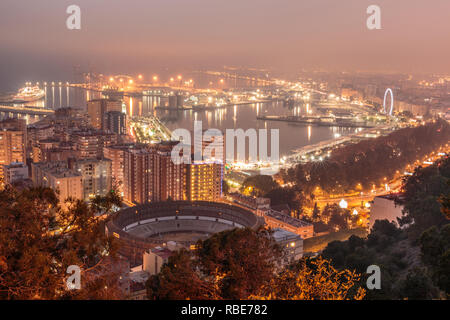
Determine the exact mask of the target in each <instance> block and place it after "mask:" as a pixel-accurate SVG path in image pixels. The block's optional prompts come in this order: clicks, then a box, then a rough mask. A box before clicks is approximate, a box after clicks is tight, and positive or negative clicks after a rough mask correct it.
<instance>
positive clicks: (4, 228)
mask: <svg viewBox="0 0 450 320" xmlns="http://www.w3.org/2000/svg"><path fill="white" fill-rule="evenodd" d="M67 203H68V209H67V210H63V209H62V208H61V206H60V204H59V201H58V198H57V196H56V194H55V193H54V192H53V190H51V189H49V188H41V187H39V188H31V189H25V190H23V191H18V190H15V189H14V188H12V187H11V186H6V188H5V189H4V190H2V191H0V244H1V245H0V298H1V299H63V298H64V299H71V298H72V299H73V298H78V297H82V298H88V297H94V298H114V297H117V296H118V290H117V286H116V285H117V284H118V281H115V280H116V279H117V278H115V275H114V274H113V273H112V272H109V269H108V268H105V261H106V260H110V259H111V258H114V256H115V252H116V249H117V245H116V242H115V241H114V239H113V238H111V237H107V236H106V235H105V233H104V231H103V229H102V226H101V224H100V221H99V218H97V217H96V216H95V209H93V208H92V207H91V206H88V205H87V204H86V203H84V202H83V201H79V200H73V199H68V201H67ZM70 265H77V266H79V267H80V268H81V270H82V274H81V278H82V289H81V290H80V291H68V290H67V289H66V283H65V280H66V277H67V276H68V275H67V274H66V270H67V267H68V266H70ZM98 271H100V272H98ZM94 272H96V275H95V276H94ZM89 279H90V280H91V281H90V280H89ZM94 283H95V284H96V285H93V284H94ZM107 284H109V285H110V286H109V287H107ZM98 286H102V288H104V289H105V287H107V289H105V290H103V291H102V292H101V294H100V292H99V291H98V290H97V288H98Z"/></svg>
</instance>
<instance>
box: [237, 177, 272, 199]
mask: <svg viewBox="0 0 450 320" xmlns="http://www.w3.org/2000/svg"><path fill="white" fill-rule="evenodd" d="M277 186H278V184H277V183H276V182H275V181H274V180H273V178H272V177H271V176H267V175H256V176H252V177H248V178H247V179H245V181H244V182H243V183H242V186H241V191H243V192H246V193H249V194H250V195H252V196H256V197H262V196H263V195H265V194H267V193H268V192H270V191H271V190H272V189H274V188H276V187H277Z"/></svg>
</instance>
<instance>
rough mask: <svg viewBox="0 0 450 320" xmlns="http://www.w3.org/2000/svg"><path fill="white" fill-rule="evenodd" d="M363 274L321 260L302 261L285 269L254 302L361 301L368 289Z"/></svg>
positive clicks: (255, 297) (264, 288)
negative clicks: (257, 300) (360, 285)
mask: <svg viewBox="0 0 450 320" xmlns="http://www.w3.org/2000/svg"><path fill="white" fill-rule="evenodd" d="M359 279H360V275H359V274H357V273H355V272H354V271H349V270H342V271H338V270H336V269H335V268H334V267H333V266H332V265H331V263H330V261H328V260H326V259H323V258H321V257H319V258H317V259H308V258H306V259H302V260H300V262H298V263H297V264H296V265H293V266H291V267H290V268H286V269H285V270H283V271H282V272H281V273H280V274H279V275H278V276H276V277H275V278H274V279H272V281H271V282H270V284H268V285H266V286H264V287H263V288H262V289H261V290H260V292H259V294H258V295H254V296H252V297H251V298H253V299H263V300H349V299H355V300H361V299H363V298H364V295H365V290H364V289H363V288H361V287H359V285H358V281H359Z"/></svg>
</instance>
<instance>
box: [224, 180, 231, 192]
mask: <svg viewBox="0 0 450 320" xmlns="http://www.w3.org/2000/svg"><path fill="white" fill-rule="evenodd" d="M222 192H223V194H224V195H227V194H228V193H229V192H230V185H229V184H228V182H227V181H226V180H223V181H222Z"/></svg>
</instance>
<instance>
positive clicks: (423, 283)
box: [399, 268, 435, 300]
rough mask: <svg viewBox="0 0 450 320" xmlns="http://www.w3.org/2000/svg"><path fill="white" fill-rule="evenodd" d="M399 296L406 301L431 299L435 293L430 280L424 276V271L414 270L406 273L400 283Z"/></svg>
mask: <svg viewBox="0 0 450 320" xmlns="http://www.w3.org/2000/svg"><path fill="white" fill-rule="evenodd" d="M399 290H400V294H401V296H402V297H403V298H405V299H408V300H425V299H433V297H434V296H435V295H433V294H432V293H433V291H435V289H434V287H433V284H432V283H431V281H430V279H429V278H428V277H427V276H426V271H425V270H423V269H419V268H414V269H412V270H410V271H409V272H408V274H407V275H406V278H405V280H403V281H402V282H401V283H400V288H399Z"/></svg>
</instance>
